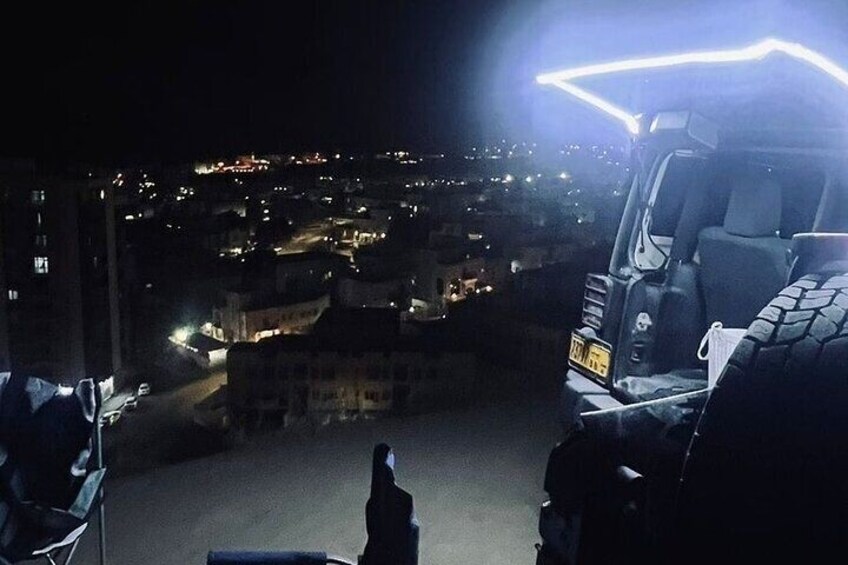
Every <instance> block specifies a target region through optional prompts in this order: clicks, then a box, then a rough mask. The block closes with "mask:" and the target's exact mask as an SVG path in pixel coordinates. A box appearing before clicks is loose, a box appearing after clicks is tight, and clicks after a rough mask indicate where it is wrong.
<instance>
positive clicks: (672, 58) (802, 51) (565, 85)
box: [536, 39, 848, 135]
mask: <svg viewBox="0 0 848 565" xmlns="http://www.w3.org/2000/svg"><path fill="white" fill-rule="evenodd" d="M772 53H784V54H786V55H789V56H790V57H793V58H795V59H798V60H799V61H802V62H804V63H807V64H808V65H810V66H812V67H815V68H817V69H819V70H820V71H822V72H824V73H826V74H828V75H830V76H831V77H832V78H833V79H834V80H835V81H837V82H839V83H841V84H842V85H843V86H845V87H848V71H846V70H845V69H843V68H842V67H840V66H839V65H837V64H836V63H834V62H833V61H831V60H830V59H828V58H827V57H825V56H824V55H822V54H821V53H817V52H816V51H813V50H812V49H808V48H806V47H804V46H803V45H800V44H798V43H788V42H786V41H781V40H779V39H766V40H764V41H761V42H759V43H755V44H754V45H750V46H748V47H744V48H742V49H729V50H724V51H700V52H694V53H682V54H679V55H667V56H663V57H648V58H645V59H629V60H626V61H616V62H612V63H602V64H599V65H587V66H584V67H575V68H573V69H566V70H563V71H557V72H553V73H546V74H542V75H539V76H537V77H536V82H538V83H539V84H545V85H548V84H549V85H553V86H556V87H558V88H560V89H562V90H564V91H566V92H568V93H569V94H571V95H572V96H574V97H575V98H578V99H580V100H582V101H583V102H586V103H587V104H590V105H592V106H594V107H595V108H598V109H599V110H601V111H603V112H606V113H607V114H609V115H610V116H612V117H614V118H616V119H617V120H619V121H621V122H623V123H624V125H625V126H627V130H628V131H629V132H630V133H632V134H633V135H638V134H639V120H638V118H637V117H636V116H634V115H632V114H630V113H629V112H628V111H627V110H625V109H624V108H620V107H619V106H616V105H615V104H613V103H611V102H609V101H607V100H604V99H603V98H601V97H599V96H596V95H594V94H592V93H591V92H588V91H587V90H584V89H582V88H579V87H577V86H575V85H574V84H572V83H571V81H573V80H574V79H578V78H583V77H588V76H598V75H605V74H611V73H620V72H628V71H638V70H643V69H661V68H665V67H676V66H680V65H697V64H716V63H740V62H745V61H756V60H759V59H763V58H765V57H767V56H768V55H771V54H772Z"/></svg>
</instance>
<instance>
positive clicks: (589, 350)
mask: <svg viewBox="0 0 848 565" xmlns="http://www.w3.org/2000/svg"><path fill="white" fill-rule="evenodd" d="M611 357H612V354H611V350H610V347H609V346H608V345H606V344H605V343H599V342H597V341H590V340H587V339H586V338H584V337H582V336H580V335H577V334H576V333H572V334H571V346H570V348H569V350H568V360H569V361H570V362H571V364H572V365H574V366H575V367H576V368H578V369H582V370H584V371H588V372H589V374H590V376H593V377H595V378H597V379H600V380H603V381H606V380H607V378H608V377H609V369H610V359H611Z"/></svg>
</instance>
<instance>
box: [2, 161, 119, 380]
mask: <svg viewBox="0 0 848 565" xmlns="http://www.w3.org/2000/svg"><path fill="white" fill-rule="evenodd" d="M114 213H115V212H114V203H113V199H112V183H111V182H109V181H94V180H90V179H87V178H86V179H81V180H77V179H72V178H67V177H50V176H41V175H38V174H36V173H34V172H33V171H32V170H25V167H24V168H23V170H17V171H15V170H12V171H0V370H12V371H14V372H19V373H24V374H27V375H31V376H37V377H42V378H45V379H48V380H52V381H54V382H57V383H64V384H73V383H75V382H76V381H78V380H80V379H82V378H85V377H96V378H105V377H108V376H109V375H112V374H113V373H116V372H117V371H118V370H119V369H120V368H121V364H122V350H126V349H128V343H127V340H128V336H127V335H126V333H123V334H122V332H121V327H122V319H121V318H122V314H124V316H123V317H125V315H126V312H121V310H120V307H121V306H125V307H128V304H119V275H120V274H119V269H118V249H117V243H116V233H115V216H114ZM125 325H126V326H127V328H128V327H129V324H125Z"/></svg>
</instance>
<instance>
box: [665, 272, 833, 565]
mask: <svg viewBox="0 0 848 565" xmlns="http://www.w3.org/2000/svg"><path fill="white" fill-rule="evenodd" d="M752 282H753V281H752ZM847 317H848V274H839V275H833V274H830V275H827V274H818V275H808V276H805V277H803V278H802V279H800V280H798V281H797V282H796V283H794V284H792V285H791V286H789V287H787V288H786V289H784V290H783V291H781V292H780V294H779V295H778V296H777V297H776V298H774V299H773V300H772V301H771V302H770V303H769V304H768V305H767V306H766V307H765V308H764V309H763V310H762V311H761V312H760V314H759V315H758V316H757V318H756V320H755V321H754V322H753V323H752V324H751V325H750V327H749V328H748V331H747V334H746V335H745V337H744V339H743V340H742V341H741V342H740V344H739V346H738V347H737V348H736V350H735V351H734V353H733V355H732V357H731V359H730V361H729V363H728V366H727V367H726V369H725V371H724V373H723V374H722V376H721V377H720V379H719V382H718V384H717V385H716V387H715V389H714V390H713V392H712V394H711V395H710V398H709V400H708V401H707V404H706V406H705V408H704V411H703V413H702V415H701V419H700V421H699V423H698V426H697V428H696V432H695V434H694V436H693V438H692V442H691V444H690V448H689V452H688V453H687V456H686V460H685V463H684V468H683V474H682V481H681V487H680V492H679V497H678V517H679V521H678V523H679V527H680V532H679V533H680V536H679V538H678V539H679V541H681V543H683V544H685V546H686V547H688V548H692V547H697V548H699V551H701V550H703V551H702V552H701V553H699V557H703V558H704V559H703V560H704V561H705V562H706V561H712V562H727V559H728V557H729V556H732V557H733V559H732V561H734V562H735V561H736V560H737V558H739V559H740V560H741V557H742V556H743V555H748V556H749V557H755V558H756V557H759V558H760V559H762V557H763V556H764V555H767V554H768V555H771V554H772V552H774V551H783V552H784V553H783V556H784V557H787V556H788V555H790V553H787V552H792V554H794V553H795V552H796V551H797V552H803V553H804V554H806V555H807V556H808V557H809V556H810V552H815V553H821V554H822V555H826V553H825V552H826V551H833V550H834V549H836V546H839V547H840V548H841V549H844V545H845V544H846V543H848V542H847V541H846V539H848V538H846V537H845V536H846V535H848V486H846V485H848V464H846V461H847V460H848V321H846V318H847ZM764 551H767V552H768V553H763V552H764ZM837 555H838V554H837ZM699 560H700V559H699Z"/></svg>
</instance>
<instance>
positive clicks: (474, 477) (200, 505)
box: [78, 391, 557, 565]
mask: <svg viewBox="0 0 848 565" xmlns="http://www.w3.org/2000/svg"><path fill="white" fill-rule="evenodd" d="M554 403H555V395H553V394H547V395H539V394H535V395H530V394H522V393H521V392H520V391H517V392H516V393H515V394H514V395H511V398H510V399H509V400H490V401H487V402H485V403H484V404H483V405H479V406H475V407H473V408H468V409H462V410H455V411H452V412H442V413H434V414H427V415H422V416H413V417H407V418H391V419H385V420H377V421H359V422H351V423H345V424H334V425H330V426H327V427H324V428H319V429H311V430H307V429H303V430H291V429H290V430H285V431H278V432H272V433H267V434H264V435H261V436H258V437H253V438H251V439H250V440H248V442H247V443H246V444H245V445H242V446H240V447H237V448H235V449H233V450H230V451H226V452H223V453H218V454H215V455H211V456H209V457H205V458H202V459H196V460H193V461H186V462H182V463H178V464H175V465H170V466H165V467H161V468H157V469H153V470H149V471H146V472H144V473H141V474H135V475H130V476H124V477H118V478H115V479H113V480H111V481H109V482H108V483H107V506H106V509H107V537H108V557H109V562H110V563H121V564H122V565H134V564H148V563H149V564H154V563H155V564H161V565H166V564H173V565H189V564H192V563H197V564H202V563H205V556H206V553H207V552H208V551H209V550H210V549H238V548H252V549H266V550H267V549H305V550H326V551H328V552H330V553H335V554H339V555H342V556H346V557H348V558H350V559H353V560H355V558H356V555H357V553H358V552H359V551H361V549H362V547H363V546H364V542H365V520H364V508H365V502H366V500H367V498H368V488H369V478H370V477H369V473H370V465H371V462H370V458H371V450H372V447H373V445H374V444H375V443H377V442H380V441H386V442H388V443H389V444H390V445H392V447H393V448H394V449H395V451H396V453H397V459H398V462H397V476H398V481H399V483H400V484H401V485H402V486H403V487H404V488H405V489H407V490H408V491H410V492H411V493H412V494H413V496H414V497H415V506H416V511H417V514H418V518H419V521H420V523H421V551H420V563H422V565H424V564H428V565H467V564H474V563H480V564H484V563H485V564H487V565H498V564H504V565H507V564H509V565H521V564H532V563H534V562H535V561H534V560H535V554H534V549H533V543H534V542H535V541H537V534H536V527H537V520H538V507H539V504H540V502H541V501H542V500H543V499H544V493H543V490H542V479H543V474H544V469H545V463H546V461H547V455H548V452H549V451H550V449H551V447H552V446H553V445H554V443H555V442H556V440H557V427H556V424H555V422H554ZM96 538H97V536H96V525H95V524H92V528H91V531H89V532H87V533H86V534H85V536H84V540H83V543H82V544H81V547H80V552H79V554H78V558H79V560H80V561H79V562H80V563H92V564H93V563H95V562H96Z"/></svg>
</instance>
